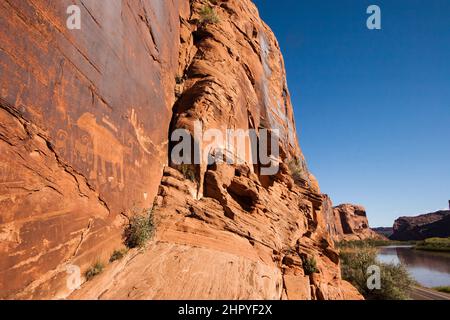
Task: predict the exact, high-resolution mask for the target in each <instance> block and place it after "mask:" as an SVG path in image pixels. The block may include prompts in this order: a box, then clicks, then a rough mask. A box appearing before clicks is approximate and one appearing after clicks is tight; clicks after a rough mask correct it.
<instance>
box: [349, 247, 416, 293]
mask: <svg viewBox="0 0 450 320" xmlns="http://www.w3.org/2000/svg"><path fill="white" fill-rule="evenodd" d="M376 256H377V250H376V248H374V247H371V246H365V247H358V248H348V249H346V250H341V252H340V257H341V270H342V278H343V279H345V280H347V281H349V282H351V283H352V284H353V285H354V286H355V287H356V288H357V289H358V291H359V292H360V293H361V294H362V295H363V296H364V297H365V298H366V299H368V300H406V299H408V298H409V291H410V289H411V286H412V285H413V280H412V279H411V277H410V275H409V274H408V271H407V270H406V269H405V268H404V266H402V265H400V264H386V263H380V262H378V261H377V259H376ZM373 265H376V266H378V267H379V268H380V272H381V274H380V279H381V288H380V289H373V290H371V289H369V288H368V286H367V279H368V274H367V270H368V268H369V267H370V266H373Z"/></svg>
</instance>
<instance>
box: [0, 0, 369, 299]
mask: <svg viewBox="0 0 450 320" xmlns="http://www.w3.org/2000/svg"><path fill="white" fill-rule="evenodd" d="M76 2H77V4H78V5H79V6H80V8H81V14H82V29H81V30H69V29H67V28H66V19H67V14H66V10H67V7H68V6H69V5H71V4H72V3H73V1H69V0H60V1H57V3H53V2H52V4H51V5H50V3H49V2H48V1H46V0H33V1H31V0H23V1H11V0H5V1H2V2H1V3H0V27H1V28H0V30H2V31H1V33H0V66H1V67H0V68H1V71H2V72H1V74H0V83H1V92H0V93H1V100H0V119H1V121H0V170H1V172H2V174H1V175H0V202H1V203H0V207H1V214H0V298H2V299H60V298H70V299H183V298H184V299H361V298H362V297H361V295H359V293H358V292H357V291H356V289H355V288H353V287H352V286H351V285H350V284H349V283H347V282H345V281H343V280H342V279H341V275H340V265H339V256H338V253H337V252H336V250H335V249H334V245H333V238H332V236H331V234H330V232H329V230H328V228H329V227H328V222H327V221H328V219H329V212H330V211H329V209H330V207H329V206H328V203H327V201H326V197H324V196H323V195H321V194H320V190H319V187H318V184H317V182H316V181H315V179H314V177H313V176H312V175H310V174H309V173H308V172H307V169H306V165H305V164H304V157H303V155H302V152H301V149H300V147H299V144H298V140H297V136H296V132H295V124H294V116H293V108H292V105H291V101H290V97H289V91H288V88H287V84H286V76H285V70H284V63H283V58H282V55H281V53H280V49H279V45H278V43H277V41H276V39H275V36H274V35H273V33H272V32H271V30H270V29H269V27H268V26H267V25H266V24H264V22H263V21H262V20H261V19H260V17H259V15H258V11H257V8H256V7H255V5H254V4H253V3H252V2H251V1H250V0H229V1H220V0H217V1H206V0H190V1H188V0H178V1H175V0H174V1H162V0H158V1H154V0H142V1H134V0H109V1H96V0H82V1H81V0H80V1H76ZM208 4H209V5H211V6H212V8H213V10H214V12H215V14H216V15H217V18H218V19H217V20H218V21H216V22H215V23H205V22H204V21H203V19H202V16H201V14H200V12H201V11H202V9H203V8H204V6H205V5H208ZM196 121H201V123H202V126H203V128H204V129H205V130H206V129H210V128H214V129H218V130H221V131H224V130H226V129H229V128H233V129H255V130H260V129H262V128H266V129H269V130H274V129H278V130H279V136H280V138H281V139H280V151H281V152H280V159H279V160H280V161H281V165H280V171H279V172H278V174H276V175H274V176H269V177H267V176H263V175H261V174H260V170H261V166H260V165H258V164H256V165H253V164H252V165H250V164H246V163H244V164H241V165H227V164H218V165H215V166H198V167H195V179H193V180H194V181H190V180H189V179H186V178H185V176H184V175H182V174H181V173H180V171H178V170H176V169H175V168H172V167H174V166H172V167H171V163H170V162H169V153H170V150H171V148H172V147H173V146H172V145H171V144H170V143H169V139H168V137H170V135H171V133H172V132H173V130H175V129H179V128H184V129H186V130H188V131H190V132H192V131H193V130H194V124H195V122H196ZM217 147H220V146H217ZM228 151H230V152H231V153H232V152H233V150H228ZM294 158H295V159H297V160H298V162H299V163H300V164H302V168H303V171H304V179H303V181H300V183H299V182H298V181H297V183H294V181H293V179H292V178H291V175H290V173H289V169H288V166H287V165H286V163H287V162H288V161H289V160H290V159H294ZM134 208H143V209H144V208H153V215H154V219H155V221H156V222H157V225H156V226H157V228H156V235H155V237H154V239H153V240H152V241H151V242H150V243H149V244H148V246H147V247H146V249H145V250H131V251H130V252H129V253H128V254H127V255H126V257H125V258H124V259H122V260H120V261H116V262H114V263H111V264H108V265H107V267H106V270H105V271H104V272H103V273H102V274H101V275H99V276H97V277H95V278H94V279H93V280H91V281H89V282H86V283H84V284H83V285H82V286H81V288H80V289H78V290H75V289H74V288H72V287H70V286H68V284H67V278H68V274H67V270H68V269H67V268H68V267H69V266H78V267H79V268H80V270H81V271H82V272H84V271H85V270H86V269H87V268H88V267H90V266H91V265H92V264H93V263H95V262H96V261H104V262H105V263H106V262H107V261H108V260H109V257H110V255H111V253H112V252H113V250H115V249H118V248H120V247H121V246H122V245H123V239H122V234H123V230H124V228H125V227H126V225H127V224H128V221H129V219H130V217H131V216H132V215H133V212H135V210H134ZM358 221H359V220H358ZM341 224H342V223H341ZM342 228H343V230H346V228H347V226H342ZM358 228H359V227H358ZM352 230H353V229H352ZM308 260H315V261H316V264H317V272H314V273H312V274H309V272H307V270H306V268H305V265H304V264H305V261H308Z"/></svg>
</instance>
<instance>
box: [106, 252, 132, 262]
mask: <svg viewBox="0 0 450 320" xmlns="http://www.w3.org/2000/svg"><path fill="white" fill-rule="evenodd" d="M127 252H128V250H127V249H120V250H114V252H113V253H112V254H111V257H110V258H109V262H114V261H117V260H120V259H122V258H123V257H124V256H125V255H126V254H127Z"/></svg>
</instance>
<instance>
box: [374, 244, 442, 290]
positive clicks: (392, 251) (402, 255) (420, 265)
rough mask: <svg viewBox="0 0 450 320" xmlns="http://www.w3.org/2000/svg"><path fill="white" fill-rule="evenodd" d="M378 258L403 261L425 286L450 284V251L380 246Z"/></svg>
mask: <svg viewBox="0 0 450 320" xmlns="http://www.w3.org/2000/svg"><path fill="white" fill-rule="evenodd" d="M378 260H379V261H380V262H384V263H396V264H398V263H401V264H403V265H404V266H405V267H406V269H408V271H409V273H410V274H411V276H412V277H413V278H414V280H416V281H417V282H418V283H419V284H421V285H422V286H424V287H428V288H432V287H438V286H450V253H448V252H430V251H420V250H415V249H413V248H412V247H411V246H388V247H380V248H379V251H378Z"/></svg>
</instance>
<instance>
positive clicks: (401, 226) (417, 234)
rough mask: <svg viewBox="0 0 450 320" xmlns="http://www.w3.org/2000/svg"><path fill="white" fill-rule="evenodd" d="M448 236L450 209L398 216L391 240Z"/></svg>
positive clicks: (449, 232) (449, 230) (449, 234)
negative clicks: (410, 215) (412, 215)
mask: <svg viewBox="0 0 450 320" xmlns="http://www.w3.org/2000/svg"><path fill="white" fill-rule="evenodd" d="M433 237H438V238H447V237H450V210H441V211H437V212H432V213H427V214H422V215H419V216H415V217H400V218H398V219H397V220H395V222H394V227H393V233H392V235H391V236H390V237H389V238H390V239H391V240H400V241H408V240H424V239H427V238H433Z"/></svg>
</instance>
